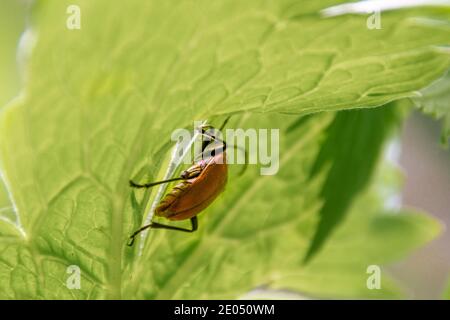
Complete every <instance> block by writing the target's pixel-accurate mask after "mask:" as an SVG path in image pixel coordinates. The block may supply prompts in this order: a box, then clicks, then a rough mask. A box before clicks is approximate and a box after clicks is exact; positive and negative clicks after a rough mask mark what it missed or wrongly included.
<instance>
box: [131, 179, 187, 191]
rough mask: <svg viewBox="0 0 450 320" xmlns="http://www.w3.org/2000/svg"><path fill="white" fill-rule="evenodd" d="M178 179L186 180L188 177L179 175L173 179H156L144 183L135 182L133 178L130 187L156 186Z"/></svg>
mask: <svg viewBox="0 0 450 320" xmlns="http://www.w3.org/2000/svg"><path fill="white" fill-rule="evenodd" d="M178 180H186V178H184V177H179V178H173V179H168V180H162V181H156V182H151V183H144V184H138V183H136V182H134V181H133V180H130V187H132V188H137V189H139V188H151V187H153V186H156V185H158V184H162V183H168V182H172V181H178Z"/></svg>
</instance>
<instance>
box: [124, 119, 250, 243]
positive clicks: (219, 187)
mask: <svg viewBox="0 0 450 320" xmlns="http://www.w3.org/2000/svg"><path fill="white" fill-rule="evenodd" d="M227 122H228V118H227V119H226V120H225V122H224V123H223V125H222V126H221V128H220V130H222V129H223V128H224V126H225V124H226V123H227ZM211 129H213V127H212V126H209V125H208V126H203V127H201V134H202V135H203V136H204V137H206V138H207V140H206V141H205V140H204V141H203V143H202V153H201V159H200V160H199V161H197V162H196V163H195V164H194V165H192V166H191V167H190V168H189V169H187V170H185V171H183V172H182V173H181V175H180V177H179V178H173V179H169V180H163V181H157V182H152V183H148V184H137V183H134V182H133V181H130V186H131V187H133V188H150V187H153V186H155V185H158V184H161V183H168V182H172V181H177V180H183V181H182V182H180V183H178V184H177V185H176V186H174V187H173V189H172V190H171V191H170V192H169V193H167V194H166V195H165V196H164V198H163V199H162V200H161V202H160V203H159V205H158V206H157V207H156V209H155V215H156V216H158V217H164V218H167V219H169V220H186V219H191V229H185V228H181V227H176V226H170V225H165V224H160V223H157V222H151V223H149V224H148V225H145V226H143V227H141V228H140V229H138V230H137V231H135V232H134V233H133V234H132V235H131V236H130V241H129V243H128V245H129V246H132V245H133V242H134V239H135V237H136V235H137V234H139V233H140V232H141V231H143V230H145V229H148V228H154V229H170V230H178V231H184V232H194V231H195V230H197V228H198V222H197V215H198V214H199V213H200V212H201V211H203V210H204V209H205V208H206V207H208V206H209V205H210V204H211V203H212V202H213V201H214V200H215V199H216V198H217V197H218V196H219V194H220V193H221V192H222V191H223V190H224V188H225V185H226V183H227V176H228V166H227V163H226V153H225V149H226V143H225V141H223V140H220V139H218V138H216V137H215V136H214V135H212V134H210V133H209V132H210V131H211ZM207 132H208V133H207ZM244 169H245V168H244Z"/></svg>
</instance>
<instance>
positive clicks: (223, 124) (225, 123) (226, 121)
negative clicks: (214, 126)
mask: <svg viewBox="0 0 450 320" xmlns="http://www.w3.org/2000/svg"><path fill="white" fill-rule="evenodd" d="M230 118H231V116H228V117H227V118H226V119H225V120H224V121H223V123H222V125H221V126H220V128H219V130H220V131H222V130H223V128H225V126H226V125H227V123H228V121H229V120H230Z"/></svg>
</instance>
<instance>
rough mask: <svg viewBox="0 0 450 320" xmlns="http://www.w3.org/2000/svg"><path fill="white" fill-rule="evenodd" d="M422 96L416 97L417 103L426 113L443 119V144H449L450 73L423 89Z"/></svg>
mask: <svg viewBox="0 0 450 320" xmlns="http://www.w3.org/2000/svg"><path fill="white" fill-rule="evenodd" d="M421 93H422V96H421V97H418V98H414V100H413V101H414V102H415V105H416V106H417V107H418V108H420V109H421V110H422V111H423V112H424V113H426V114H428V115H431V116H433V117H434V118H435V119H437V120H442V123H443V124H442V126H443V128H442V138H441V141H442V144H443V145H448V138H449V137H450V105H449V101H450V73H448V74H447V75H446V76H444V77H443V78H442V79H439V80H438V81H436V82H435V83H433V84H432V85H431V86H429V87H427V88H425V89H423V90H422V91H421Z"/></svg>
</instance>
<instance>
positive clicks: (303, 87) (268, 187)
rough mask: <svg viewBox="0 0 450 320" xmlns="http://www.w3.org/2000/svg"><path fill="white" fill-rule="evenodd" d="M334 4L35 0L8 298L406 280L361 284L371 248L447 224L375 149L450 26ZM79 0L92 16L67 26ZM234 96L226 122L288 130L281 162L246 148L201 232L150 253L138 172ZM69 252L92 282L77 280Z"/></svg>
mask: <svg viewBox="0 0 450 320" xmlns="http://www.w3.org/2000/svg"><path fill="white" fill-rule="evenodd" d="M335 3H336V1H328V0H327V1H325V0H321V1H314V2H312V1H298V0H296V1H292V0H283V1H280V0H278V1H256V0H255V1H238V0H230V1H146V2H145V3H144V2H142V1H137V0H130V1H127V2H126V3H123V4H121V6H120V7H119V6H111V5H109V2H108V1H106V0H97V1H95V2H92V1H87V0H85V1H74V0H71V1H61V0H58V1H56V0H53V1H45V2H44V1H40V2H37V4H36V6H35V9H34V12H33V21H34V22H33V31H34V32H35V34H36V45H35V47H34V49H33V51H32V52H31V55H30V59H29V61H28V64H27V66H26V73H27V74H26V76H27V81H26V84H25V87H24V88H23V95H22V97H21V98H20V99H17V100H15V101H14V102H12V103H10V104H9V105H8V106H7V107H5V108H4V109H3V112H2V114H1V118H0V160H1V165H2V173H3V176H4V178H5V182H6V184H7V186H8V190H9V192H10V194H9V195H10V196H11V198H12V199H14V204H15V206H16V208H17V210H16V212H15V215H13V216H12V217H11V214H9V215H10V218H11V219H6V220H8V221H6V220H5V219H3V220H0V297H1V298H45V299H56V298H58V299H72V298H75V299H87V298H139V299H144V298H145V299H148V298H156V299H163V298H235V297H238V296H239V295H242V294H244V293H245V292H247V291H248V290H251V289H252V288H254V287H256V286H258V285H262V284H265V285H269V286H272V287H274V288H288V289H292V290H297V291H302V292H304V293H305V294H306V295H308V296H320V297H337V296H341V297H375V298H376V297H397V296H398V294H399V291H398V289H397V288H396V286H395V284H394V283H393V282H392V281H391V280H389V278H388V277H383V286H382V290H368V289H367V287H366V282H365V281H366V278H367V274H366V268H367V266H368V265H369V264H384V263H387V262H389V261H392V260H393V259H398V258H401V257H402V256H403V255H404V254H406V253H407V252H409V251H410V250H412V249H414V248H416V247H417V246H420V245H422V244H424V243H426V242H427V241H429V240H431V239H432V238H433V237H434V236H435V235H436V234H437V233H438V232H439V229H440V228H439V225H438V224H437V223H436V222H435V221H433V220H432V219H431V218H428V217H426V216H424V215H421V214H412V213H406V212H404V213H397V214H395V215H393V214H392V212H390V211H391V210H388V209H386V207H385V206H384V205H383V202H384V199H383V197H381V196H380V194H379V193H380V190H379V189H380V188H381V187H384V186H385V185H386V184H388V183H387V182H386V181H384V180H383V179H381V178H380V177H378V176H379V175H380V174H378V173H377V168H379V167H380V161H379V160H380V159H381V158H382V155H383V149H384V146H385V142H386V140H387V139H388V138H389V137H390V133H391V132H392V130H393V129H395V128H396V127H397V125H398V123H399V122H400V121H401V112H400V111H399V110H398V108H397V107H396V106H395V103H390V102H391V101H394V100H398V99H401V98H405V97H411V96H414V92H415V91H417V90H420V89H422V88H423V87H425V86H427V85H428V84H430V83H431V82H432V81H433V80H435V79H437V78H438V77H440V76H441V75H442V74H443V73H444V72H445V70H446V69H447V68H448V66H449V61H450V60H449V56H448V54H446V53H445V52H444V51H441V50H438V49H436V47H435V46H438V45H442V44H446V42H447V41H448V39H449V35H450V31H449V30H447V29H446V28H442V27H440V26H439V25H430V24H421V23H419V22H418V21H416V20H413V19H409V18H410V16H409V13H408V11H401V12H391V13H386V14H384V15H383V29H381V30H369V29H367V28H366V18H367V17H365V16H350V15H348V16H341V17H336V18H329V19H325V18H322V17H320V16H319V15H318V11H319V10H320V9H323V8H325V7H327V6H329V5H332V4H335ZM72 4H76V5H79V6H80V8H81V10H82V20H81V21H82V28H81V29H80V30H69V29H67V28H66V25H65V21H66V18H67V15H66V8H67V6H68V5H72ZM105 8H108V9H107V10H105ZM255 8H258V9H257V10H255ZM383 105H385V106H384V107H380V108H378V109H373V110H372V109H364V110H353V111H349V112H340V113H336V111H340V110H350V109H360V108H370V107H379V106H383ZM325 111H327V112H325ZM313 113H314V114H313ZM227 114H235V116H234V117H232V121H231V122H230V125H229V126H230V127H242V128H273V129H279V130H280V171H279V172H278V174H276V175H274V176H260V174H259V167H258V166H249V169H248V170H247V172H246V173H245V175H244V176H242V177H240V178H238V177H237V175H236V172H237V171H238V168H234V167H233V166H230V167H231V168H230V169H231V173H230V179H229V182H228V186H227V189H226V191H225V192H224V194H223V195H222V196H221V197H220V198H219V199H217V201H215V202H214V204H213V205H212V206H211V207H209V208H208V209H207V210H206V211H205V212H204V213H202V214H201V215H200V217H199V218H200V230H199V231H198V232H196V233H195V234H177V233H170V232H166V231H158V232H156V231H152V232H150V233H149V237H148V238H147V241H146V243H145V250H144V254H143V256H142V257H138V256H137V252H138V249H137V246H136V247H135V248H134V249H130V248H128V247H127V246H125V243H126V240H127V237H128V236H129V234H130V233H131V232H132V231H133V230H135V229H136V228H137V227H138V226H139V225H140V224H141V223H142V220H143V218H144V215H145V212H144V211H145V207H146V206H147V202H148V200H150V201H151V199H152V198H153V197H154V194H152V193H151V190H148V191H134V190H130V189H129V187H128V183H127V181H128V180H129V179H130V178H131V177H135V178H137V179H139V181H149V180H156V179H158V178H160V176H161V173H160V172H161V171H164V168H165V167H167V165H168V161H167V159H166V158H167V151H168V150H169V147H170V146H171V145H172V144H171V141H170V134H171V132H172V131H173V130H174V129H176V128H182V127H189V126H191V125H192V122H193V120H206V119H208V120H211V122H212V123H213V124H216V123H220V120H221V119H220V118H221V116H223V115H227ZM306 115H308V116H306ZM376 173H377V174H376ZM380 186H381V187H380ZM0 194H1V197H2V198H0V199H6V200H5V201H3V200H2V202H1V203H2V205H3V203H6V204H5V205H6V206H8V203H9V200H8V199H7V194H6V191H5V190H3V191H2V192H0ZM9 206H10V203H9ZM344 217H346V219H344ZM11 221H12V222H13V223H11ZM180 224H181V225H182V224H183V223H182V222H181V223H180ZM14 225H18V226H19V229H18V228H15V227H14ZM18 230H20V231H18ZM332 230H335V232H331V231H332ZM325 240H326V241H325ZM308 257H312V259H310V261H308V263H305V258H306V259H307V258H308ZM70 265H77V266H79V267H80V269H81V277H82V278H81V289H80V290H71V289H68V287H67V286H66V279H67V277H68V274H67V267H68V266H70Z"/></svg>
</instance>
